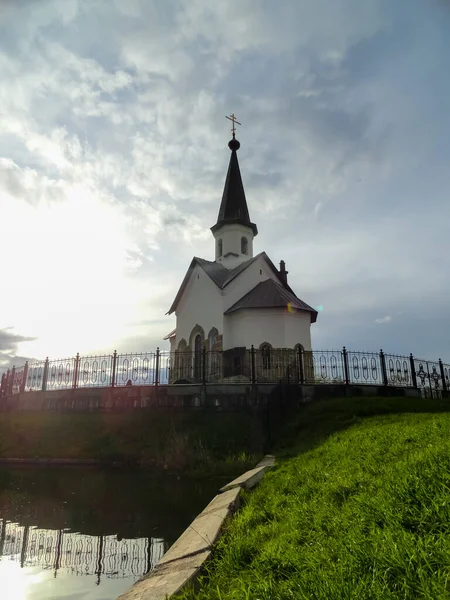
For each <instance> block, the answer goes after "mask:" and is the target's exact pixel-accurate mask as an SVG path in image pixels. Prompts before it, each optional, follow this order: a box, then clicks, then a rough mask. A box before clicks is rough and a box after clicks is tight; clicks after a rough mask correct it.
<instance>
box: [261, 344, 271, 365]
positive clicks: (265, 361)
mask: <svg viewBox="0 0 450 600" xmlns="http://www.w3.org/2000/svg"><path fill="white" fill-rule="evenodd" d="M270 350H271V348H270V345H269V344H263V345H262V346H261V359H262V368H263V369H264V370H268V369H270V359H271V356H270Z"/></svg>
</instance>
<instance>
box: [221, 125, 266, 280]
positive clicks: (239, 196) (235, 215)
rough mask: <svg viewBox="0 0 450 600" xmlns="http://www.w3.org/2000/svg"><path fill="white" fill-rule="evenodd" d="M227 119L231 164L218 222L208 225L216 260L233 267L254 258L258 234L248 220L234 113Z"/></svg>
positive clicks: (229, 267)
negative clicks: (211, 225) (230, 134)
mask: <svg viewBox="0 0 450 600" xmlns="http://www.w3.org/2000/svg"><path fill="white" fill-rule="evenodd" d="M227 118H228V119H230V120H231V121H232V122H233V129H232V133H233V138H232V139H231V140H230V142H229V143H228V147H229V149H230V150H231V156H230V164H229V166H228V172H227V177H226V180H225V187H224V190H223V195H222V202H221V203H220V209H219V215H218V217H217V223H216V224H215V225H213V227H211V232H212V234H213V236H214V239H215V242H216V248H215V262H218V263H220V264H222V265H223V266H224V267H226V268H227V269H234V268H235V267H236V266H238V265H239V264H240V263H242V262H245V261H247V260H249V259H250V258H253V238H254V237H255V235H257V234H258V228H257V227H256V225H255V224H254V223H252V222H251V221H250V215H249V212H248V207H247V201H246V199H245V192H244V185H243V183H242V178H241V172H240V169H239V162H238V158H237V151H238V150H239V148H240V146H241V145H240V143H239V142H238V140H237V139H236V136H235V123H238V121H236V118H235V116H234V115H231V117H227Z"/></svg>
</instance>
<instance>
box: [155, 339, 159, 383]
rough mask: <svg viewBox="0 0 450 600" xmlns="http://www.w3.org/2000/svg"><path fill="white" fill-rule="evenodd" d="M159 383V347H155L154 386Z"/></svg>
mask: <svg viewBox="0 0 450 600" xmlns="http://www.w3.org/2000/svg"><path fill="white" fill-rule="evenodd" d="M158 384H159V348H156V364H155V386H156V387H158Z"/></svg>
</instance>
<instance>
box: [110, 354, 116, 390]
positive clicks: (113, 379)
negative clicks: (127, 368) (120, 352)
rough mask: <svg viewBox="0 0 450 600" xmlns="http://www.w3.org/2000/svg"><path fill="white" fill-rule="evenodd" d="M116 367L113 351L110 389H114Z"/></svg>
mask: <svg viewBox="0 0 450 600" xmlns="http://www.w3.org/2000/svg"><path fill="white" fill-rule="evenodd" d="M116 366H117V350H114V354H113V364H112V374H111V387H114V386H115V385H116Z"/></svg>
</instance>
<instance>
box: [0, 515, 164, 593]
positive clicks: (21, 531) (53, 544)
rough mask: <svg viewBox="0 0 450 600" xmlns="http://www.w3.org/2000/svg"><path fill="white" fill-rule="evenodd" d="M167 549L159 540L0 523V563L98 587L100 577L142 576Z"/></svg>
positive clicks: (6, 522) (162, 541)
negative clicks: (83, 579)
mask: <svg viewBox="0 0 450 600" xmlns="http://www.w3.org/2000/svg"><path fill="white" fill-rule="evenodd" d="M166 546H167V543H166V542H165V541H164V540H163V539H161V538H138V539H120V538H117V536H115V535H105V536H98V537H96V536H91V535H85V534H80V533H75V532H72V531H70V530H68V529H60V530H53V529H39V528H37V527H30V526H28V525H25V526H24V525H19V524H17V523H10V522H8V521H6V520H5V519H2V520H1V521H0V560H1V558H2V557H5V558H8V559H10V560H16V561H18V562H20V566H21V567H40V568H42V569H51V570H53V571H54V576H55V577H56V576H57V575H58V572H60V571H64V572H65V573H66V574H71V575H92V576H96V578H97V584H99V583H100V581H101V578H102V577H106V578H110V579H121V578H127V577H135V578H137V577H141V576H142V575H144V574H145V573H148V572H149V571H150V570H151V569H153V568H154V566H155V565H156V563H157V562H158V561H159V560H160V558H161V557H162V556H163V554H164V552H165V551H166V550H167V547H166Z"/></svg>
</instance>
